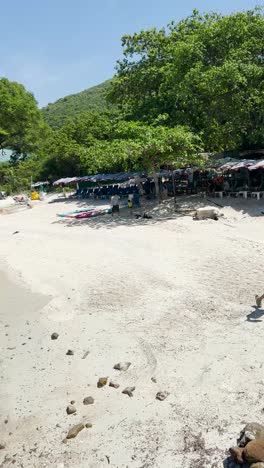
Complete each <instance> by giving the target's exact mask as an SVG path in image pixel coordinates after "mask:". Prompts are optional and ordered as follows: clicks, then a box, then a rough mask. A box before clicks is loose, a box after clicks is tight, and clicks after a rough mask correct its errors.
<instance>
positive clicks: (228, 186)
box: [223, 180, 230, 192]
mask: <svg viewBox="0 0 264 468" xmlns="http://www.w3.org/2000/svg"><path fill="white" fill-rule="evenodd" d="M223 189H224V191H225V192H229V190H230V184H229V182H228V180H225V181H224V184H223Z"/></svg>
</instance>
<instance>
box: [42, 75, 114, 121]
mask: <svg viewBox="0 0 264 468" xmlns="http://www.w3.org/2000/svg"><path fill="white" fill-rule="evenodd" d="M109 86H110V80H108V81H105V82H104V83H101V84H99V85H97V86H93V87H92V88H88V89H85V90H84V91H81V92H80V93H77V94H70V95H69V96H65V97H64V98H61V99H59V100H58V101H56V102H53V103H51V104H48V105H47V106H46V107H43V109H41V113H42V116H43V119H44V120H45V122H47V124H49V125H50V126H51V127H52V128H54V129H58V128H60V127H61V126H62V125H63V124H64V123H65V121H66V120H67V119H68V118H69V117H74V116H75V115H76V114H80V113H82V112H87V111H89V110H96V111H99V112H100V111H103V110H105V109H107V108H109V104H108V103H107V102H106V99H105V91H106V90H107V88H108V87H109Z"/></svg>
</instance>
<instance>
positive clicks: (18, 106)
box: [0, 78, 47, 158]
mask: <svg viewBox="0 0 264 468" xmlns="http://www.w3.org/2000/svg"><path fill="white" fill-rule="evenodd" d="M46 132H47V127H46V126H45V125H44V123H43V121H42V118H41V115H40V111H39V110H38V108H37V102H36V100H35V98H34V96H33V94H31V93H29V92H28V91H26V90H25V88H24V86H22V85H21V84H18V83H16V82H11V81H9V80H8V79H7V78H1V79H0V148H1V149H4V148H7V149H11V150H12V151H13V156H14V157H15V158H17V157H21V156H25V155H27V154H28V153H30V152H31V151H33V150H35V149H36V148H37V147H38V144H39V142H40V141H41V140H42V139H43V137H44V135H45V134H46Z"/></svg>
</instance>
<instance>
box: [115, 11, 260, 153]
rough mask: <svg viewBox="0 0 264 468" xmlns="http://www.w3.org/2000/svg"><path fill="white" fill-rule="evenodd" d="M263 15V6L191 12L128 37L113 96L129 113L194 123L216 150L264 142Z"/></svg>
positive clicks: (138, 117) (173, 122)
mask: <svg viewBox="0 0 264 468" xmlns="http://www.w3.org/2000/svg"><path fill="white" fill-rule="evenodd" d="M263 37H264V19H263V16H262V15H261V12H260V11H259V10H257V9H256V10H253V11H248V12H241V13H236V14H234V15H230V16H221V15H219V14H214V13H212V14H206V15H200V14H199V12H198V11H194V12H193V14H192V16H190V17H188V18H186V19H185V20H183V21H180V22H179V23H177V24H175V23H174V22H172V23H170V24H169V26H168V27H167V28H163V29H161V30H159V31H158V30H156V29H151V30H147V31H141V32H140V33H137V34H134V35H126V36H124V37H123V39H122V46H123V59H122V60H120V61H119V62H118V65H117V75H116V77H115V79H114V80H113V81H112V86H111V88H110V91H109V94H108V98H109V99H110V101H111V102H114V103H116V104H118V105H119V107H120V109H121V110H122V112H123V113H124V114H125V115H126V116H127V118H131V119H135V120H143V121H145V122H149V123H151V122H152V121H153V120H154V119H155V118H156V117H157V116H158V115H159V114H164V113H166V114H168V116H169V120H168V124H169V125H171V126H175V125H187V126H189V127H190V128H191V129H192V130H193V131H195V132H198V133H200V134H201V135H202V138H203V141H204V143H205V145H206V147H207V149H209V150H210V151H212V150H217V151H219V150H223V149H233V148H236V147H252V148H254V147H258V146H261V145H263V143H264V135H263V109H264V93H263V83H264V71H263Z"/></svg>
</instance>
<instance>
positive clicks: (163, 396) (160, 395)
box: [156, 392, 169, 401]
mask: <svg viewBox="0 0 264 468" xmlns="http://www.w3.org/2000/svg"><path fill="white" fill-rule="evenodd" d="M168 396H169V392H158V393H157V395H156V400H160V401H163V400H166V398H167V397H168Z"/></svg>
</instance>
